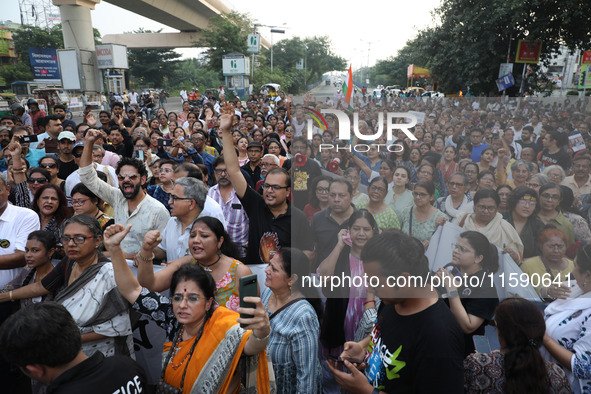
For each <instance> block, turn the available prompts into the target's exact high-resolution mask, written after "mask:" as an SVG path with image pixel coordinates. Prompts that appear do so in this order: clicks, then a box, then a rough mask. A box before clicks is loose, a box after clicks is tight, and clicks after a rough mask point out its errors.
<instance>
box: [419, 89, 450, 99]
mask: <svg viewBox="0 0 591 394" xmlns="http://www.w3.org/2000/svg"><path fill="white" fill-rule="evenodd" d="M421 97H445V94H444V93H441V92H436V91H434V90H427V91H425V92H423V93H422V94H421Z"/></svg>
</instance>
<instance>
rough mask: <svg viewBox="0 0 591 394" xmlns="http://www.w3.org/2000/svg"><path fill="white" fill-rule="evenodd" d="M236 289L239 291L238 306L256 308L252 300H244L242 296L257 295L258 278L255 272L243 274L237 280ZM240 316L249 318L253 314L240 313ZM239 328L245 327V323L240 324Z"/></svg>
mask: <svg viewBox="0 0 591 394" xmlns="http://www.w3.org/2000/svg"><path fill="white" fill-rule="evenodd" d="M238 291H239V293H240V308H253V309H254V308H256V305H255V304H253V303H252V302H245V301H244V297H257V296H258V279H257V276H256V274H252V275H248V276H243V277H242V278H240V281H239V288H238ZM240 317H241V318H244V319H250V318H253V317H254V316H253V315H248V314H245V313H241V314H240ZM240 327H241V328H245V327H246V324H242V323H241V324H240Z"/></svg>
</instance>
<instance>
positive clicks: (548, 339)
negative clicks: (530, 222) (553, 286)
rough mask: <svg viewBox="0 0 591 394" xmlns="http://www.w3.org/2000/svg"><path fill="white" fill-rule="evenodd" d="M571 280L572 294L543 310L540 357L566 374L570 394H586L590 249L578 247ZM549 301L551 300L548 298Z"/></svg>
mask: <svg viewBox="0 0 591 394" xmlns="http://www.w3.org/2000/svg"><path fill="white" fill-rule="evenodd" d="M570 275H571V278H572V279H571V280H572V281H573V282H576V284H575V283H573V284H571V286H572V291H571V293H570V295H569V296H568V298H567V297H566V296H565V295H559V294H555V296H556V297H557V298H559V299H558V300H556V301H554V302H552V303H551V304H550V305H548V306H547V307H546V309H545V310H544V315H545V319H546V334H545V335H544V340H543V343H544V348H545V350H544V351H542V355H543V356H544V358H545V359H546V360H548V361H553V362H556V363H558V364H559V365H560V366H562V369H564V372H566V375H567V377H568V379H569V381H570V383H571V387H572V390H573V392H575V393H586V392H588V391H589V387H591V376H589V374H588V371H589V369H590V368H591V361H590V360H589V357H588V356H587V355H588V354H589V353H590V352H591V342H590V339H591V337H589V335H588V324H589V317H590V316H591V300H590V296H591V294H590V293H589V291H590V290H591V246H589V244H587V245H585V246H583V247H581V248H580V249H579V250H578V252H577V256H576V258H575V261H574V264H573V270H572V272H571V274H570ZM551 298H552V297H551Z"/></svg>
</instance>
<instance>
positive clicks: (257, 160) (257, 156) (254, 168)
mask: <svg viewBox="0 0 591 394" xmlns="http://www.w3.org/2000/svg"><path fill="white" fill-rule="evenodd" d="M220 124H221V122H220ZM220 128H221V126H220ZM224 145H225V144H224ZM246 152H247V154H248V163H246V164H245V165H243V166H242V169H244V170H245V171H246V172H247V173H248V175H250V179H251V180H252V182H253V183H254V184H255V185H256V183H257V182H258V181H259V180H261V179H262V178H261V167H260V164H261V159H262V158H263V145H262V144H261V143H260V142H258V141H252V142H249V143H248V147H247V148H246Z"/></svg>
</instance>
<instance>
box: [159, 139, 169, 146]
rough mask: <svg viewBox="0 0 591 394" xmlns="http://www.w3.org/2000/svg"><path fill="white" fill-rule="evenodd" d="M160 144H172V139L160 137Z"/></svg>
mask: <svg viewBox="0 0 591 394" xmlns="http://www.w3.org/2000/svg"><path fill="white" fill-rule="evenodd" d="M158 146H172V140H169V139H166V138H160V139H158Z"/></svg>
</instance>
